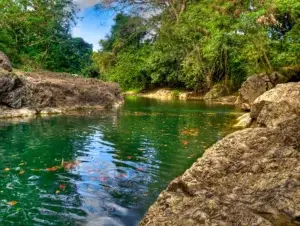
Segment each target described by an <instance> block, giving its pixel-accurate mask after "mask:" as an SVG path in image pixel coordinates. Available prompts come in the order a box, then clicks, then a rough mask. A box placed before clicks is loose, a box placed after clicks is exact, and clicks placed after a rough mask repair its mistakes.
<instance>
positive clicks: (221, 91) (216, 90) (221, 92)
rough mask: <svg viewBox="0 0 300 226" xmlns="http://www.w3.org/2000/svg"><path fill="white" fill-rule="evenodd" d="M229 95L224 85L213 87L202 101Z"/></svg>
mask: <svg viewBox="0 0 300 226" xmlns="http://www.w3.org/2000/svg"><path fill="white" fill-rule="evenodd" d="M227 95H229V90H228V88H227V86H226V85H224V84H217V85H214V86H213V87H212V88H211V90H210V91H209V92H208V93H206V94H205V96H204V99H217V98H220V97H224V96H227Z"/></svg>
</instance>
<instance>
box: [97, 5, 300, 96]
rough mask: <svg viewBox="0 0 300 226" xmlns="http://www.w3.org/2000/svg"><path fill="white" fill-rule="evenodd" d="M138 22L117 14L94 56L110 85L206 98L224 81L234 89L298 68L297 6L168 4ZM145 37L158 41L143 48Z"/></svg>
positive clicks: (299, 15)
mask: <svg viewBox="0 0 300 226" xmlns="http://www.w3.org/2000/svg"><path fill="white" fill-rule="evenodd" d="M168 2H169V1H168ZM172 4H173V5H172ZM153 6H155V4H154V5H152V7H153ZM160 9H161V8H160ZM136 21H139V22H136ZM140 21H142V19H139V18H137V17H136V16H135V17H131V16H128V15H118V16H117V18H116V24H115V25H114V26H113V27H112V31H111V34H110V36H108V37H107V39H105V40H102V41H100V44H101V45H102V48H103V50H102V51H100V52H99V53H97V54H98V55H99V56H103V60H102V61H101V60H100V61H99V62H102V64H103V65H106V67H105V70H104V69H103V68H102V69H101V70H102V71H103V72H105V74H106V75H107V77H106V79H108V80H114V81H118V82H120V83H121V85H122V86H123V87H124V88H134V87H148V86H153V85H154V86H172V87H183V88H188V89H194V90H197V91H200V92H204V91H206V90H208V89H210V88H211V87H212V86H213V84H216V83H220V82H221V83H223V84H225V85H227V86H228V88H230V89H231V90H236V89H237V88H239V86H240V84H241V83H242V82H243V81H244V80H245V79H246V78H247V76H249V75H252V74H254V73H271V72H273V71H280V70H281V69H282V68H285V67H291V66H299V65H300V39H299V37H300V33H299V32H300V3H299V1H298V0H264V1H261V0H251V1H250V0H249V1H242V0H232V1H224V0H213V1H211V0H201V1H181V2H179V1H178V2H177V1H170V2H169V4H168V6H166V7H165V8H163V9H162V10H161V12H160V13H159V14H157V15H155V16H154V17H152V18H151V19H148V21H147V23H145V22H144V21H143V22H140ZM145 27H146V29H145ZM138 31H142V33H139V32H138ZM147 31H148V34H149V33H151V32H152V34H153V33H154V34H155V37H154V38H152V39H149V41H148V42H145V39H147V35H145V34H146V33H147ZM148 36H149V35H148ZM132 40H133V41H132ZM145 43H147V44H145ZM108 56H109V57H108ZM105 62H106V63H105ZM107 62H109V63H107Z"/></svg>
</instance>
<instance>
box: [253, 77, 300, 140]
mask: <svg viewBox="0 0 300 226" xmlns="http://www.w3.org/2000/svg"><path fill="white" fill-rule="evenodd" d="M250 116H251V118H253V119H255V120H256V121H257V123H258V124H259V125H260V126H267V127H275V126H277V125H278V124H279V123H281V122H284V121H286V120H288V119H291V118H296V117H300V82H293V83H287V84H278V85H277V86H276V87H275V88H274V89H271V90H269V91H267V92H265V93H264V94H263V95H261V96H259V97H258V98H257V99H256V100H255V101H254V102H253V104H252V106H251V113H250ZM299 139H300V137H299Z"/></svg>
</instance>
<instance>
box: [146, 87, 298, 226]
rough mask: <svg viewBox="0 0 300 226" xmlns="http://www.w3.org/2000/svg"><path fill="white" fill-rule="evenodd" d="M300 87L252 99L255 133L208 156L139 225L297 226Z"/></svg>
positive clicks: (230, 140)
mask: <svg viewBox="0 0 300 226" xmlns="http://www.w3.org/2000/svg"><path fill="white" fill-rule="evenodd" d="M299 85H300V83H290V84H284V85H277V87H276V88H274V89H273V90H270V91H268V92H267V93H265V94H264V95H262V96H260V97H259V98H258V99H256V100H255V103H254V104H253V107H252V109H251V117H253V118H252V120H254V121H255V122H254V125H255V126H256V127H253V128H247V129H244V130H241V131H237V132H234V133H232V134H230V135H228V136H226V137H225V138H224V139H223V140H221V141H219V142H218V143H216V144H215V145H214V146H212V147H211V148H209V149H208V150H206V152H205V154H204V155H203V157H201V158H199V159H198V160H197V162H196V163H194V165H193V166H192V167H191V168H190V169H188V170H187V171H186V172H185V173H184V174H183V175H182V176H180V177H178V178H176V179H175V180H173V181H172V182H171V183H170V184H169V186H168V188H167V189H166V190H165V191H163V192H162V193H161V194H160V196H159V197H158V199H157V201H156V202H155V203H154V205H152V206H151V207H150V209H149V211H148V213H147V214H146V215H145V217H144V219H143V220H142V222H141V225H172V226H174V225H237V226H238V225H251V226H252V225H270V226H271V225H282V226H285V225H287V226H292V225H300V116H299V110H300V105H299V98H300V96H299V94H300V93H299ZM261 126H263V127H261Z"/></svg>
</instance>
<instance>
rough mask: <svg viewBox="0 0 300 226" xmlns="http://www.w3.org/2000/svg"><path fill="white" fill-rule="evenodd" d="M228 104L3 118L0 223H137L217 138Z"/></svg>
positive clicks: (139, 101) (130, 104)
mask: <svg viewBox="0 0 300 226" xmlns="http://www.w3.org/2000/svg"><path fill="white" fill-rule="evenodd" d="M233 112H234V109H233V108H232V107H229V106H220V105H210V106H208V105H205V104H204V103H202V102H199V101H189V102H184V101H168V102H166V101H156V100H150V99H143V98H128V99H127V100H126V102H125V105H124V106H123V107H122V109H120V110H119V112H117V113H115V114H103V113H98V114H96V113H93V114H90V115H85V116H76V115H75V116H74V115H73V116H56V117H50V118H38V119H33V120H28V121H23V122H22V121H21V122H18V123H11V122H4V121H3V122H1V123H0V164H1V166H2V169H1V171H2V172H1V174H0V177H1V178H0V179H1V180H0V224H1V225H136V224H138V222H139V221H140V219H141V218H142V216H143V215H144V214H145V212H146V211H147V209H148V208H149V206H150V205H151V204H152V203H153V202H154V201H155V199H156V198H157V196H158V194H159V193H160V192H161V191H162V190H163V189H164V188H166V186H167V184H168V182H170V180H172V179H173V178H175V177H177V176H179V175H180V174H182V173H183V172H184V171H185V170H186V169H187V168H188V167H190V166H191V164H192V163H193V162H194V161H195V160H196V159H197V158H198V157H200V156H201V155H202V154H203V151H204V150H205V149H206V148H207V147H209V146H210V145H212V144H213V143H215V142H216V141H217V140H219V139H221V137H222V136H223V131H224V129H225V128H226V126H227V125H228V123H230V122H231V121H232V119H233V118H234V117H235V116H234V114H232V113H233Z"/></svg>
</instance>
